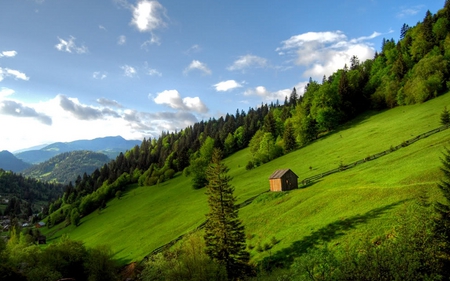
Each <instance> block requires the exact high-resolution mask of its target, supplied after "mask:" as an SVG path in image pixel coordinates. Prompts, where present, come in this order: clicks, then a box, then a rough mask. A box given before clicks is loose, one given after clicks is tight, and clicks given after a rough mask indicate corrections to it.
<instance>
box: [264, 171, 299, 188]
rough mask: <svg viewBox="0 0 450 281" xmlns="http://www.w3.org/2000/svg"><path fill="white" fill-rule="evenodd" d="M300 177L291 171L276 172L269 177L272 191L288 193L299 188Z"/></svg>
mask: <svg viewBox="0 0 450 281" xmlns="http://www.w3.org/2000/svg"><path fill="white" fill-rule="evenodd" d="M297 179H298V176H297V175H296V174H295V173H294V172H292V171H291V169H282V170H276V171H275V172H273V174H272V175H271V176H270V177H269V182H270V191H287V190H292V189H297V188H298V180H297Z"/></svg>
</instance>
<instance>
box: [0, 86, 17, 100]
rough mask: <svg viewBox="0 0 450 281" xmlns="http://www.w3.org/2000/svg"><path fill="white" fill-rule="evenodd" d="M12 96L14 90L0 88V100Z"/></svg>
mask: <svg viewBox="0 0 450 281" xmlns="http://www.w3.org/2000/svg"><path fill="white" fill-rule="evenodd" d="M12 94H14V90H13V89H9V88H5V87H1V88H0V99H2V98H4V97H7V96H10V95H12Z"/></svg>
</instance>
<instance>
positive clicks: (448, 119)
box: [441, 106, 450, 125]
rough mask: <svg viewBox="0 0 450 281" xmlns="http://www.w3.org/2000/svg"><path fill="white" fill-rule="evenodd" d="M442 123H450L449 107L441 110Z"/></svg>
mask: <svg viewBox="0 0 450 281" xmlns="http://www.w3.org/2000/svg"><path fill="white" fill-rule="evenodd" d="M441 124H442V125H449V124H450V113H449V112H448V110H447V107H446V106H445V107H444V110H442V112H441Z"/></svg>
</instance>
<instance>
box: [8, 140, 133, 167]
mask: <svg viewBox="0 0 450 281" xmlns="http://www.w3.org/2000/svg"><path fill="white" fill-rule="evenodd" d="M140 143H141V141H138V140H126V139H124V138H123V137H121V136H108V137H101V138H95V139H92V140H75V141H71V142H55V143H52V144H49V145H46V146H44V147H42V148H41V149H38V150H25V151H24V150H20V151H22V152H19V153H15V154H14V155H15V157H17V158H18V159H20V160H22V161H25V162H28V163H31V164H38V163H42V162H45V161H47V160H49V159H50V158H52V157H54V156H56V155H58V154H60V153H64V152H71V151H76V150H88V151H93V152H99V153H103V154H105V155H106V156H108V157H109V158H111V159H114V158H115V157H116V156H117V155H119V153H120V152H125V151H126V150H129V149H131V148H133V147H134V146H135V145H139V144H140Z"/></svg>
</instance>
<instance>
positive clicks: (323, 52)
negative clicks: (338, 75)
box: [276, 30, 381, 80]
mask: <svg viewBox="0 0 450 281" xmlns="http://www.w3.org/2000/svg"><path fill="white" fill-rule="evenodd" d="M380 35H381V33H378V32H373V33H372V34H371V35H369V36H362V37H359V38H354V39H350V40H349V39H348V38H347V36H346V35H345V34H344V33H343V32H341V31H339V30H338V31H327V32H307V33H303V34H299V35H295V36H292V37H291V38H289V39H288V40H285V41H282V42H281V47H279V48H277V49H276V51H277V52H278V53H279V54H280V55H286V54H287V55H291V56H295V64H297V65H301V66H304V67H306V70H305V71H304V72H303V77H306V78H308V77H312V78H314V79H316V80H319V79H322V77H323V76H324V75H326V76H329V75H331V74H332V73H333V72H335V71H336V70H338V69H340V68H343V67H344V65H345V64H347V65H348V64H349V63H350V58H351V57H352V56H357V57H358V58H359V60H360V61H361V62H363V61H365V60H367V59H371V58H373V56H374V54H375V50H374V48H373V45H372V44H371V43H369V42H367V40H370V39H373V38H376V37H378V36H380Z"/></svg>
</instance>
